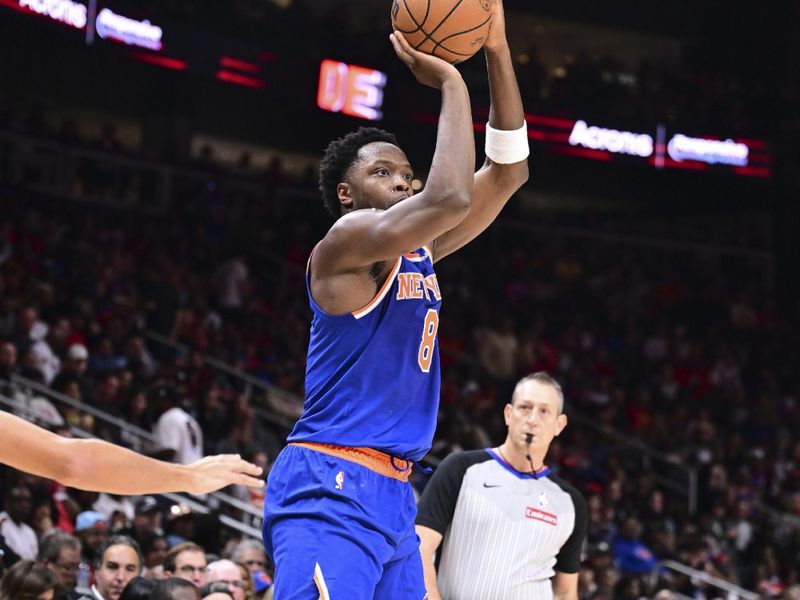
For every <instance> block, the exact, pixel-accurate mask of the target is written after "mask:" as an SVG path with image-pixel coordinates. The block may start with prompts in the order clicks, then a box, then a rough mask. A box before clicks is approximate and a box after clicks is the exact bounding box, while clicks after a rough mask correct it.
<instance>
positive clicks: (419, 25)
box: [395, 0, 431, 50]
mask: <svg viewBox="0 0 800 600" xmlns="http://www.w3.org/2000/svg"><path fill="white" fill-rule="evenodd" d="M403 6H404V7H405V9H406V12H407V13H408V17H409V18H410V19H411V20H412V21H413V23H414V25H416V26H417V28H416V29H410V30H408V31H406V30H404V29H400V28H398V29H397V31H399V32H400V33H416V32H418V31H421V30H422V26H423V25H425V21H427V20H428V15H430V12H431V0H428V3H427V5H426V6H425V16H424V17H423V19H422V23H417V19H416V17H414V13H412V12H411V9H410V8H409V7H408V0H403ZM396 24H397V23H395V25H396ZM422 33H425V31H422ZM425 35H428V34H427V33H425ZM423 41H425V40H423ZM417 48H418V46H417V47H415V48H414V50H416V49H417Z"/></svg>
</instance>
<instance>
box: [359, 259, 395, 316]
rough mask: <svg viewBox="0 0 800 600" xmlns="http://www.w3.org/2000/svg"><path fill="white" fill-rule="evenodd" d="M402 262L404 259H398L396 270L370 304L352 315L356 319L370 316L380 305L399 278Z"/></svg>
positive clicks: (393, 270) (390, 274)
mask: <svg viewBox="0 0 800 600" xmlns="http://www.w3.org/2000/svg"><path fill="white" fill-rule="evenodd" d="M402 262H403V259H402V258H398V259H397V262H396V263H395V265H394V268H393V269H392V272H391V273H389V276H388V277H387V278H386V281H384V282H383V285H382V286H381V289H380V290H378V293H377V294H375V297H374V298H373V299H372V300H370V301H369V303H368V304H366V305H364V306H362V307H361V308H359V309H358V310H354V311H353V312H352V313H350V314H352V315H353V316H354V317H355V318H356V319H360V318H361V317H363V316H365V315H367V314H369V313H370V312H371V311H372V309H374V308H375V307H376V306H378V304H380V301H381V300H383V298H384V296H386V292H388V291H389V288H390V287H392V282H394V280H395V278H396V277H397V273H398V272H399V271H400V265H401V264H402Z"/></svg>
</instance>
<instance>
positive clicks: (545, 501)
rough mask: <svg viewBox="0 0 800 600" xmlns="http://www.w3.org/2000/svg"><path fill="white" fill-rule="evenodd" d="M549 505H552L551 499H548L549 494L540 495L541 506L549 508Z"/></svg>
mask: <svg viewBox="0 0 800 600" xmlns="http://www.w3.org/2000/svg"><path fill="white" fill-rule="evenodd" d="M548 504H550V498H548V497H547V494H545V493H544V492H542V493H541V494H539V506H542V507H544V506H547V505H548Z"/></svg>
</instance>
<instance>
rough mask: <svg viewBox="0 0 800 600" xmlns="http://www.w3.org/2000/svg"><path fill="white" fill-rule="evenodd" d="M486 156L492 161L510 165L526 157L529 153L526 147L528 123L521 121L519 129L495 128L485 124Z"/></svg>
mask: <svg viewBox="0 0 800 600" xmlns="http://www.w3.org/2000/svg"><path fill="white" fill-rule="evenodd" d="M485 151H486V156H487V157H488V158H489V160H491V161H492V162H496V163H498V164H501V165H510V164H512V163H516V162H520V161H522V160H525V159H526V158H528V155H529V154H530V153H531V151H530V148H529V147H528V124H527V123H523V124H522V127H520V128H519V129H512V130H510V131H508V130H502V129H495V128H494V127H492V126H490V125H489V124H488V123H487V124H486V150H485Z"/></svg>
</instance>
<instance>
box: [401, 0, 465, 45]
mask: <svg viewBox="0 0 800 600" xmlns="http://www.w3.org/2000/svg"><path fill="white" fill-rule="evenodd" d="M463 1H464V0H458V2H456V3H455V4H454V5H453V8H451V9H450V12H449V13H447V14H446V15H445V16H444V19H442V20H441V21H439V24H438V25H437V26H436V27H434V28H433V29H432V30H431V32H430V33H428V32H427V31H425V30H424V29H422V26H420V29H419V31H422V33H423V34H425V37H424V38H422V41H421V42H420V43H419V44H417V45H416V46H414V50H419V48H420V46H422V44H424V43H425V42H427V41H428V40H430V41H432V42H433V50H431V54H434V53H435V52H436V49H437V48H440V47H441V44H439V42H437V41H436V40H435V39H433V34H434V33H436V30H437V29H439V27H441V26H442V25H444V22H445V21H447V19H449V18H450V16H451V15H452V14H453V13H454V12H455V11H456V9H457V8H458V7H459V6H461V3H462V2H463ZM403 3H404V4H405V3H406V0H403ZM428 6H430V0H428ZM408 14H411V12H410V11H409V13H408ZM426 18H427V15H426ZM414 22H415V23H416V22H417V21H416V19H414ZM448 52H449V50H448ZM453 54H458V55H460V56H472V55H471V54H465V53H463V52H453ZM434 56H435V54H434Z"/></svg>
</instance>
